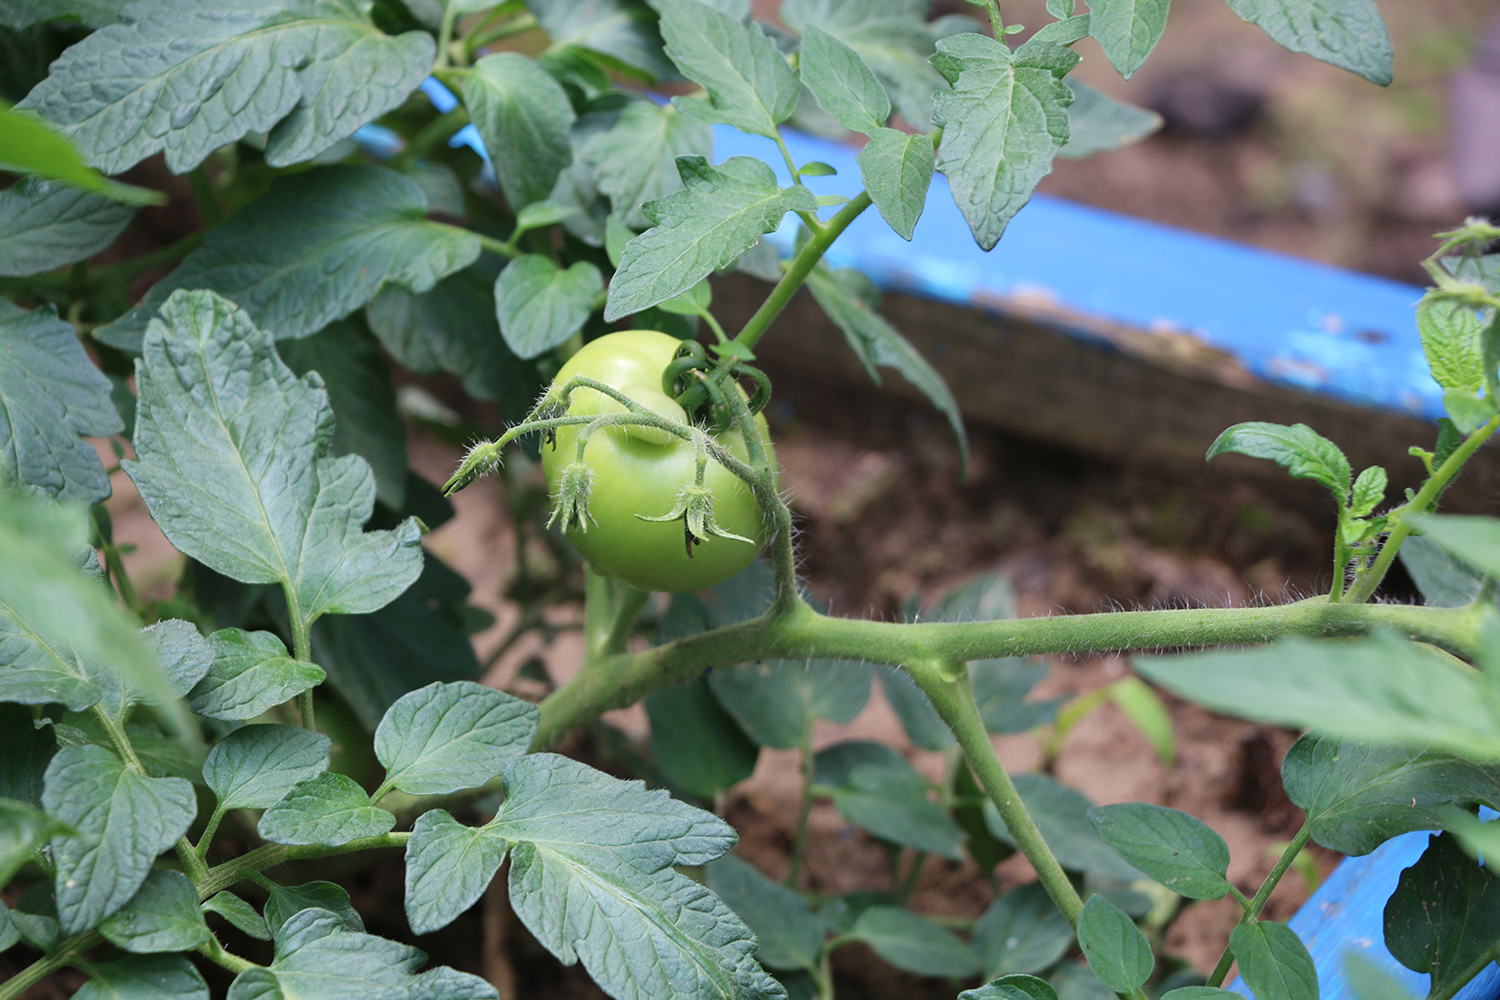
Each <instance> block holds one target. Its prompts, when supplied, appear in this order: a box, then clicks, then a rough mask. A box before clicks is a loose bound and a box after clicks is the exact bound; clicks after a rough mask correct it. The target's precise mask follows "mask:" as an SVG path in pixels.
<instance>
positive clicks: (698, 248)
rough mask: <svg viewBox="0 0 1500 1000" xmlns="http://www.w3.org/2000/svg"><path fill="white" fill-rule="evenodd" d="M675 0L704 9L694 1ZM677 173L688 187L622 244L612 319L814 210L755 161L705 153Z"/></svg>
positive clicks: (661, 297) (612, 289)
mask: <svg viewBox="0 0 1500 1000" xmlns="http://www.w3.org/2000/svg"><path fill="white" fill-rule="evenodd" d="M673 2H674V3H680V4H685V5H687V6H689V7H701V4H698V3H697V0H673ZM702 9H703V10H704V11H705V13H707V14H714V15H715V16H719V17H722V16H723V15H719V14H716V13H715V12H714V11H711V10H708V9H707V8H702ZM776 58H777V59H780V58H781V56H780V55H777V56H776ZM677 170H678V173H679V174H680V175H681V177H682V183H683V186H684V188H685V190H682V191H678V192H676V193H675V194H670V195H668V196H666V197H665V198H661V199H659V200H657V201H653V202H650V203H649V204H647V205H646V206H645V207H644V208H643V211H644V212H645V213H646V215H647V216H648V217H649V218H651V219H652V220H653V221H655V222H656V223H657V225H656V226H655V227H654V228H652V229H650V230H647V231H646V232H644V233H642V234H641V235H640V236H637V237H636V238H635V239H633V240H631V241H630V242H629V243H627V244H626V245H625V250H624V252H623V253H622V254H621V256H620V267H619V270H617V271H616V272H615V275H614V278H612V279H611V280H610V284H609V302H608V304H607V305H606V306H605V310H604V318H605V320H606V321H607V322H614V321H615V320H617V319H619V318H620V317H622V316H628V315H630V314H631V313H634V312H638V311H640V310H642V309H644V308H646V307H647V306H654V305H656V304H657V303H658V302H664V301H666V300H667V299H670V298H672V297H673V296H674V295H679V294H681V293H682V292H685V291H687V290H688V289H689V288H692V287H693V286H694V285H696V284H697V283H698V282H699V281H701V280H703V279H704V278H706V277H708V275H709V274H711V273H712V272H713V271H716V270H718V269H719V268H723V267H728V266H729V265H730V264H732V263H733V262H734V261H735V259H736V258H738V257H739V255H740V254H742V253H744V252H745V251H746V250H748V249H750V247H751V246H752V245H754V243H755V241H756V240H758V239H760V237H761V236H763V235H764V234H766V233H769V232H771V231H773V230H774V229H776V227H777V226H779V225H780V224H781V220H782V217H783V216H785V215H786V213H787V212H790V211H807V212H810V211H812V210H813V209H815V208H816V207H817V204H816V199H814V197H813V195H812V192H810V191H808V190H807V188H805V187H792V188H780V187H777V186H776V175H775V174H773V173H772V172H771V168H770V167H768V166H766V165H765V164H764V163H762V162H761V161H760V160H757V159H755V158H753V157H749V156H731V157H730V158H729V159H727V160H725V161H724V162H723V163H721V164H719V165H718V166H716V167H714V166H710V165H709V163H708V161H707V160H705V159H704V158H703V157H701V156H682V157H678V159H677Z"/></svg>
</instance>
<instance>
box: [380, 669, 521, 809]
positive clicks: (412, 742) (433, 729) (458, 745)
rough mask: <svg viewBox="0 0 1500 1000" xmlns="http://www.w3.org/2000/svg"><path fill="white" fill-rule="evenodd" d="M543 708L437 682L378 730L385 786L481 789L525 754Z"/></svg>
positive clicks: (407, 698) (420, 790) (479, 688)
mask: <svg viewBox="0 0 1500 1000" xmlns="http://www.w3.org/2000/svg"><path fill="white" fill-rule="evenodd" d="M537 719H538V712H537V707H536V706H535V705H533V704H531V703H530V702H526V701H522V700H521V699H519V698H514V697H511V696H510V695H508V694H505V693H504V692H501V691H496V690H495V689H494V688H487V687H484V686H483V685H480V684H475V683H474V682H473V681H455V682H450V683H444V682H442V681H435V682H433V683H431V684H429V685H427V686H426V687H423V688H418V689H417V690H415V691H412V692H411V693H410V694H406V695H403V696H401V697H400V698H398V699H397V700H396V703H395V704H393V705H392V706H391V707H390V709H389V711H387V712H386V713H385V718H383V719H381V720H380V725H379V726H378V727H377V728H376V730H375V756H376V758H378V759H379V761H380V763H382V764H383V765H385V768H386V781H387V782H388V783H389V784H390V785H391V786H392V787H395V788H399V789H401V791H403V792H406V793H408V794H411V795H442V794H446V793H448V792H456V791H459V790H461V789H464V788H475V787H477V786H479V785H482V784H484V783H485V782H486V781H488V780H489V779H491V778H493V777H494V776H495V775H497V774H499V773H500V772H501V771H502V770H503V769H504V768H505V765H506V763H507V762H508V761H510V760H511V759H512V758H514V757H518V756H520V755H521V754H523V753H525V752H526V747H527V746H528V745H529V744H530V743H531V737H532V734H533V733H535V732H536V726H537Z"/></svg>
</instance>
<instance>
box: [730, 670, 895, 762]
mask: <svg viewBox="0 0 1500 1000" xmlns="http://www.w3.org/2000/svg"><path fill="white" fill-rule="evenodd" d="M708 683H709V686H710V687H712V688H713V691H714V694H715V695H717V696H718V699H719V702H720V704H722V705H723V706H724V710H725V711H727V712H728V713H729V714H730V715H731V716H733V717H734V720H735V721H736V722H738V723H739V724H740V726H741V727H742V728H743V729H744V731H745V733H746V734H747V735H748V736H749V737H750V738H751V739H752V740H754V741H755V742H756V743H758V744H760V745H761V746H765V747H773V748H775V749H777V750H793V749H796V748H797V747H800V746H802V745H804V744H805V743H806V741H807V739H808V738H809V736H810V735H811V733H812V727H813V723H814V721H816V720H817V719H827V720H829V721H830V722H838V723H844V722H848V721H849V720H850V719H852V718H854V717H855V716H856V715H858V714H859V710H860V709H862V708H864V707H865V702H866V701H868V700H869V697H870V668H869V666H867V665H866V664H863V663H849V662H846V661H842V660H761V661H758V662H756V663H749V664H745V665H744V666H740V667H728V668H725V669H721V670H715V671H714V672H713V673H711V674H709V675H708Z"/></svg>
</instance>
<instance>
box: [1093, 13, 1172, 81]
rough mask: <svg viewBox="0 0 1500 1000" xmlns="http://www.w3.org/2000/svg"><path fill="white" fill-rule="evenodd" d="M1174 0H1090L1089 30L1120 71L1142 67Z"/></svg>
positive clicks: (1126, 73)
mask: <svg viewBox="0 0 1500 1000" xmlns="http://www.w3.org/2000/svg"><path fill="white" fill-rule="evenodd" d="M1170 3H1171V0H1088V5H1089V34H1090V35H1092V36H1093V37H1094V40H1095V41H1096V42H1098V43H1099V47H1100V48H1102V49H1103V50H1104V54H1105V56H1107V57H1108V58H1109V61H1110V63H1111V64H1113V66H1114V67H1115V69H1116V70H1118V71H1119V73H1120V75H1121V76H1123V77H1124V78H1125V79H1127V80H1128V79H1130V78H1131V76H1133V75H1134V74H1135V71H1136V70H1138V69H1140V68H1141V64H1142V63H1144V62H1145V61H1146V57H1147V56H1148V55H1150V54H1151V50H1152V49H1154V48H1156V43H1157V42H1158V41H1159V40H1160V39H1161V33H1162V29H1164V28H1165V27H1166V26H1167V7H1168V5H1169V4H1170Z"/></svg>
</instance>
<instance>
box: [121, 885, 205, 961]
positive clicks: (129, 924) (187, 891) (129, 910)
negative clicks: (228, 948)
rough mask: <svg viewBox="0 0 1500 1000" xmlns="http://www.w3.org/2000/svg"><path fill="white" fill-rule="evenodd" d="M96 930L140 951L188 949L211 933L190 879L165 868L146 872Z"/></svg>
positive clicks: (137, 951) (131, 949) (146, 952)
mask: <svg viewBox="0 0 1500 1000" xmlns="http://www.w3.org/2000/svg"><path fill="white" fill-rule="evenodd" d="M99 932H100V933H101V934H103V935H104V937H105V938H106V939H107V940H108V941H109V942H110V943H112V944H114V945H116V946H118V947H120V948H123V949H124V950H126V951H130V952H136V953H139V954H152V953H155V952H162V951H189V950H191V949H193V948H196V947H198V946H199V945H202V944H207V943H208V941H209V937H210V934H209V931H208V925H207V924H205V923H204V922H203V911H202V910H200V909H198V890H197V889H195V888H194V887H193V883H192V880H191V879H189V878H188V877H187V876H186V875H184V874H182V873H181V872H174V871H168V870H166V869H157V870H156V871H153V872H151V873H150V874H149V875H147V876H146V881H145V882H143V883H141V887H140V889H139V890H137V892H136V894H135V896H134V897H132V898H131V900H130V902H129V903H126V904H125V908H124V909H122V910H119V911H117V912H116V913H115V914H114V915H113V916H111V917H109V918H107V919H106V920H105V921H104V922H103V923H102V924H100V925H99Z"/></svg>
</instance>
